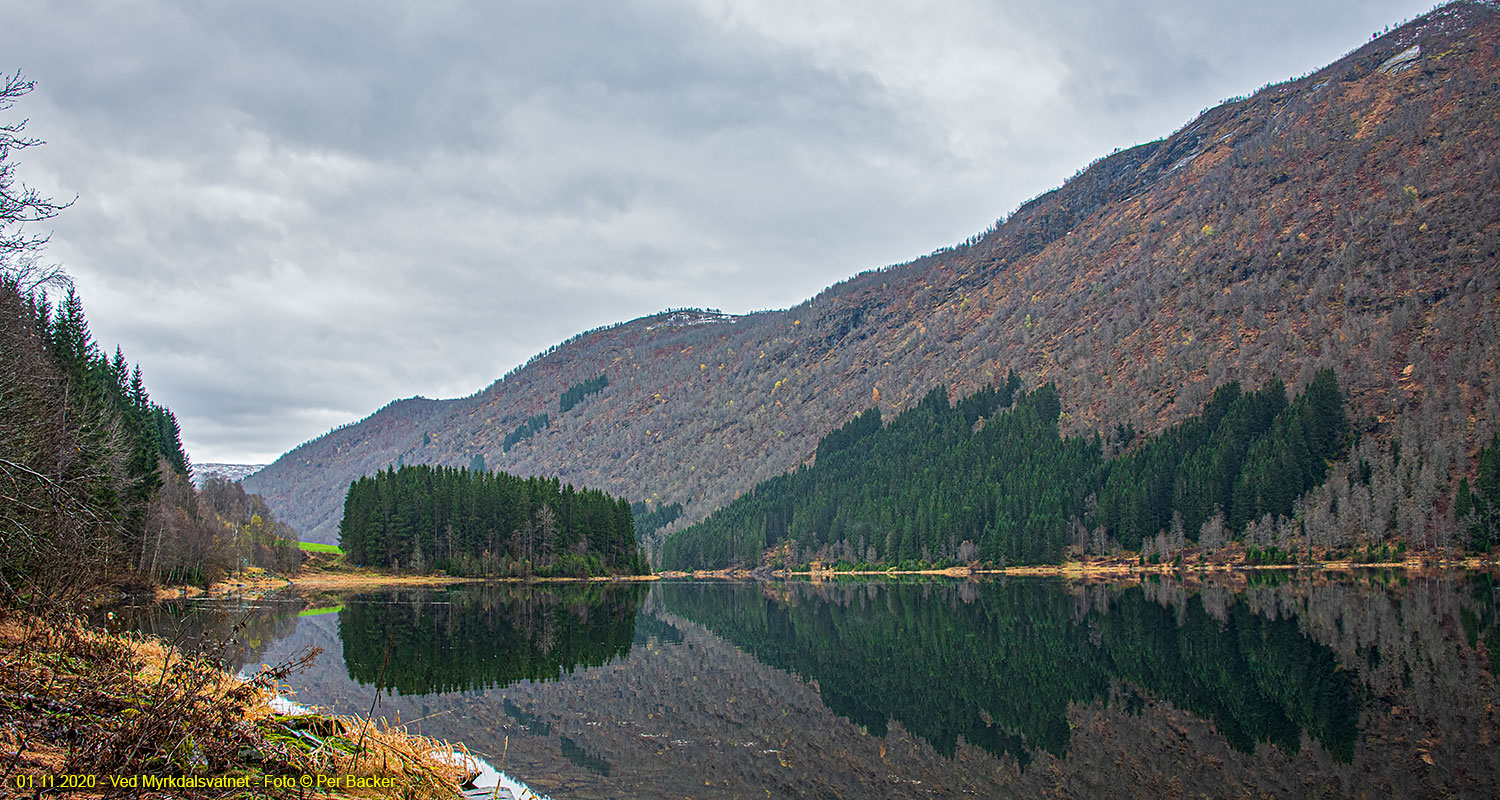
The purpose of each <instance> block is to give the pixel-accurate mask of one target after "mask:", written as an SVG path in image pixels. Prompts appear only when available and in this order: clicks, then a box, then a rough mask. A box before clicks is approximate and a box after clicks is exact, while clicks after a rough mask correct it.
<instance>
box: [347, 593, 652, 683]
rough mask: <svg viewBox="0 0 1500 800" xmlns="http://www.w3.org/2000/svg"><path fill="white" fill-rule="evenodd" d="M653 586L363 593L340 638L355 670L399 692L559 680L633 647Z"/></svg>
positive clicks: (355, 675)
mask: <svg viewBox="0 0 1500 800" xmlns="http://www.w3.org/2000/svg"><path fill="white" fill-rule="evenodd" d="M646 590H647V587H645V586H644V585H640V584H632V585H628V586H619V585H605V584H585V585H577V584H574V585H564V586H557V587H549V588H545V589H543V588H538V587H535V586H513V585H505V586H485V587H480V588H475V587H464V588H461V589H454V590H450V591H438V592H434V591H431V590H422V591H398V592H388V593H383V594H380V595H378V596H374V595H371V596H362V597H357V598H355V599H354V600H352V601H351V602H350V603H348V604H347V605H346V606H345V608H344V609H343V611H341V612H340V613H339V638H340V639H341V640H342V641H343V645H344V663H345V665H346V666H347V667H348V670H349V676H350V677H351V678H353V679H354V680H356V681H358V682H360V683H362V684H379V685H380V687H381V688H390V689H395V690H396V691H398V692H400V693H402V694H432V693H437V692H450V691H466V690H471V689H484V688H489V687H491V686H508V685H510V684H512V683H515V682H516V681H520V680H556V679H558V678H559V677H561V676H562V674H563V672H565V671H566V672H569V673H571V672H572V671H573V669H574V668H575V667H578V666H589V667H592V666H599V665H601V664H605V663H607V662H609V661H610V660H612V659H614V658H619V657H624V656H625V655H627V654H628V653H629V652H630V647H631V642H632V641H633V640H634V638H635V618H636V609H637V607H638V606H639V605H640V602H641V598H642V597H644V596H645V593H646ZM387 653H389V656H387Z"/></svg>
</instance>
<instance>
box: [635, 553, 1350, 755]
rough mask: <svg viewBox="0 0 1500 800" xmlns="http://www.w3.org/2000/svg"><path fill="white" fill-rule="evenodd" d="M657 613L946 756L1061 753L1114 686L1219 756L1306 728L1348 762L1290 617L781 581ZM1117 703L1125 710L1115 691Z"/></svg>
mask: <svg viewBox="0 0 1500 800" xmlns="http://www.w3.org/2000/svg"><path fill="white" fill-rule="evenodd" d="M662 597H663V600H664V601H665V605H666V607H667V608H668V609H669V610H671V611H672V612H673V613H676V614H678V615H680V616H682V617H685V618H687V619H691V620H693V621H695V622H699V623H701V624H703V625H705V626H706V627H708V628H709V629H710V630H712V631H713V632H714V633H716V634H718V635H720V636H723V637H725V638H726V639H729V640H730V641H732V642H734V643H735V644H736V645H738V646H740V647H742V648H744V649H746V650H749V651H750V652H752V653H754V654H755V655H756V656H757V657H758V658H760V659H761V660H762V661H764V662H766V663H768V664H771V665H772V666H776V667H779V668H782V669H786V670H789V671H791V672H794V673H796V674H797V675H799V676H801V677H803V678H805V679H807V680H815V681H817V682H818V686H819V688H820V691H821V694H822V697H823V700H824V702H825V703H827V704H828V707H829V708H830V709H832V710H833V711H835V712H837V713H838V714H840V715H841V716H844V717H846V718H847V719H849V720H851V721H853V722H855V723H856V724H859V725H861V726H863V727H864V728H865V729H866V730H868V731H870V732H871V733H872V734H874V735H876V736H883V735H885V731H886V723H887V721H888V720H899V721H900V722H901V723H902V724H903V725H904V726H905V727H906V729H907V730H910V731H912V732H915V733H917V734H918V735H920V736H922V737H923V738H924V739H926V740H927V741H928V742H930V743H931V744H932V745H933V747H934V748H935V749H936V750H937V751H938V752H939V753H942V754H944V755H947V756H950V757H951V756H952V755H953V753H954V751H955V749H956V747H957V744H958V739H959V737H962V738H963V739H965V740H966V741H967V742H968V743H969V744H972V745H976V746H979V747H982V748H984V749H985V750H988V751H989V752H991V753H994V754H995V755H997V756H998V755H1002V754H1006V753H1008V754H1010V755H1011V756H1013V757H1015V758H1016V759H1018V760H1019V761H1021V762H1022V763H1023V764H1024V763H1026V761H1028V760H1029V754H1028V751H1029V750H1030V749H1035V748H1041V749H1043V750H1046V751H1048V752H1050V753H1052V754H1054V755H1057V756H1061V755H1063V754H1065V753H1066V752H1067V749H1068V744H1069V740H1070V738H1071V731H1070V728H1069V725H1068V709H1069V708H1070V707H1071V706H1073V705H1074V704H1079V703H1085V704H1086V703H1090V702H1094V701H1096V700H1103V701H1107V700H1108V699H1109V697H1110V687H1111V685H1112V680H1116V679H1118V680H1124V681H1127V682H1129V683H1131V684H1133V685H1134V686H1135V687H1139V688H1142V689H1144V690H1146V691H1148V692H1150V693H1152V694H1154V695H1156V696H1157V697H1160V698H1163V699H1166V700H1169V701H1171V702H1173V703H1175V704H1176V705H1178V706H1181V707H1184V708H1187V709H1189V710H1191V711H1192V712H1194V713H1195V714H1197V715H1198V716H1200V717H1205V718H1208V719H1211V720H1213V721H1214V723H1215V724H1216V725H1217V727H1218V729H1219V731H1220V733H1222V734H1223V736H1224V737H1225V739H1226V740H1228V743H1229V744H1230V746H1232V747H1233V748H1234V749H1236V750H1239V751H1241V752H1246V753H1249V752H1253V751H1254V749H1255V744H1256V743H1257V742H1269V743H1273V744H1276V745H1278V746H1281V747H1283V748H1286V749H1288V750H1290V751H1292V752H1295V751H1296V750H1297V749H1298V748H1299V746H1300V743H1301V734H1302V731H1303V730H1306V731H1307V732H1308V733H1310V734H1311V735H1312V736H1313V738H1315V739H1316V740H1317V741H1319V742H1320V743H1322V744H1323V745H1324V746H1325V747H1327V748H1328V749H1329V750H1330V751H1331V752H1333V753H1334V754H1335V755H1336V756H1338V757H1340V758H1342V759H1343V760H1345V761H1347V760H1348V759H1349V757H1350V756H1351V755H1352V753H1353V742H1354V736H1355V726H1356V721H1357V714H1358V712H1357V709H1356V707H1355V693H1354V686H1353V682H1352V680H1351V679H1350V676H1349V675H1348V674H1347V673H1345V672H1342V671H1341V670H1340V668H1339V664H1338V660H1337V658H1336V657H1335V655H1334V653H1333V651H1332V650H1330V649H1329V648H1328V647H1326V646H1323V645H1320V644H1317V643H1316V642H1314V641H1312V640H1311V639H1309V638H1308V637H1307V636H1306V635H1305V634H1303V633H1302V632H1301V631H1300V630H1299V629H1298V627H1297V624H1296V623H1295V622H1293V621H1292V620H1288V619H1268V618H1266V617H1263V616H1259V615H1257V614H1255V613H1253V612H1252V611H1250V610H1249V609H1247V608H1245V607H1244V606H1243V605H1234V606H1230V607H1228V608H1221V609H1218V614H1217V615H1210V614H1209V613H1208V612H1207V611H1206V610H1205V609H1204V607H1203V604H1202V603H1201V602H1200V601H1199V599H1198V598H1196V597H1194V598H1192V599H1190V600H1189V599H1187V598H1184V602H1182V603H1181V604H1179V605H1175V606H1173V605H1168V606H1163V605H1161V604H1159V603H1156V602H1153V601H1152V600H1150V599H1148V598H1147V596H1146V593H1145V590H1144V589H1142V588H1140V587H1132V588H1128V589H1124V590H1120V591H1117V592H1114V591H1104V592H1096V593H1092V594H1090V595H1086V596H1085V597H1084V598H1083V605H1082V607H1080V606H1079V604H1078V602H1077V599H1076V598H1074V597H1071V596H1070V595H1069V594H1068V593H1067V592H1066V591H1065V590H1064V585H1063V584H1059V583H1052V582H1040V581H1016V582H1011V583H1007V584H991V585H985V586H979V587H975V586H973V585H965V586H961V587H960V586H938V585H932V584H928V585H924V586H912V585H905V586H903V585H879V584H868V585H864V586H852V585H846V586H837V585H819V586H813V585H808V584H784V585H780V586H777V587H776V588H775V589H774V590H772V591H763V590H762V589H761V588H760V587H757V586H754V585H739V586H732V587H719V586H706V585H677V586H664V587H662ZM1125 700H1126V702H1129V701H1130V695H1129V694H1127V695H1126V698H1125Z"/></svg>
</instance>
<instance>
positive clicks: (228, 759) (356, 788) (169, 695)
mask: <svg viewBox="0 0 1500 800" xmlns="http://www.w3.org/2000/svg"><path fill="white" fill-rule="evenodd" d="M108 625H109V623H108V621H106V623H105V625H104V626H100V625H96V624H91V623H89V622H87V621H85V620H84V619H83V618H81V617H79V616H77V615H72V614H64V613H58V612H50V613H31V612H26V611H9V612H5V613H3V614H0V710H3V711H4V712H5V716H7V717H8V718H9V720H8V723H7V724H6V725H5V726H0V751H3V752H4V754H5V756H4V762H3V763H0V772H3V778H0V780H3V781H4V786H5V789H6V790H7V791H8V790H11V789H23V790H25V791H26V792H27V793H31V792H35V791H38V790H44V789H48V788H51V789H54V790H57V791H56V793H57V794H59V795H62V796H69V797H107V796H118V795H119V794H121V793H128V794H136V795H140V796H171V797H191V798H228V797H235V798H247V797H256V798H259V797H265V798H285V797H321V798H356V797H391V796H398V797H408V798H420V799H422V800H427V799H429V798H455V797H458V796H459V795H458V786H459V784H460V782H461V781H463V780H464V779H465V778H466V777H468V769H467V767H464V766H459V765H456V764H455V763H453V759H452V757H451V755H450V754H452V753H454V752H455V751H458V752H462V748H461V746H459V747H457V748H456V747H454V746H452V745H450V744H448V743H446V742H439V741H436V740H432V739H427V738H425V737H421V736H415V735H412V734H409V733H407V732H405V731H404V730H402V729H400V728H399V727H397V726H393V725H390V724H388V723H387V722H386V721H385V720H383V719H379V720H365V719H361V718H358V717H347V716H332V715H326V714H308V715H297V716H288V715H285V714H282V713H279V712H278V711H277V709H276V708H275V707H274V706H273V704H272V700H273V698H274V697H275V696H276V692H277V689H278V688H279V687H280V685H281V682H282V681H283V680H284V679H285V678H286V677H288V676H289V675H291V674H293V673H294V672H295V671H296V670H297V669H298V668H299V667H300V666H303V665H304V664H305V663H306V662H308V661H310V660H311V659H312V658H314V657H315V656H316V652H314V651H309V652H306V653H302V654H298V655H297V656H294V657H293V659H291V660H290V661H288V662H287V663H283V664H280V665H277V666H274V667H270V666H268V667H263V668H262V669H261V670H260V671H258V672H257V673H255V674H254V675H251V676H249V678H248V679H246V680H240V679H238V678H236V677H234V676H233V675H231V674H230V673H229V672H227V671H226V670H225V668H224V664H223V662H222V661H220V660H218V659H216V658H215V657H214V656H213V655H211V654H208V653H204V652H189V651H185V650H181V649H179V648H177V647H175V646H173V645H172V644H170V643H167V642H164V641H162V640H161V639H158V638H155V637H151V636H144V635H140V634H135V633H129V632H118V631H111V630H108ZM151 792H161V793H160V794H154V795H153V794H151ZM47 793H51V792H43V794H47Z"/></svg>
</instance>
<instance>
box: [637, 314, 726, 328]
mask: <svg viewBox="0 0 1500 800" xmlns="http://www.w3.org/2000/svg"><path fill="white" fill-rule="evenodd" d="M733 321H734V315H732V314H725V313H723V312H719V311H674V312H672V313H670V314H668V315H666V316H665V317H662V318H661V319H660V320H658V321H656V322H653V323H651V324H650V325H647V326H646V330H648V331H654V330H657V329H658V328H686V327H689V326H692V325H708V324H710V323H714V322H733Z"/></svg>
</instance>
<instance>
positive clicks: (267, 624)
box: [117, 595, 305, 669]
mask: <svg viewBox="0 0 1500 800" xmlns="http://www.w3.org/2000/svg"><path fill="white" fill-rule="evenodd" d="M304 606H305V603H304V601H303V600H302V598H300V597H297V596H293V595H287V596H282V597H278V596H276V595H272V596H270V597H268V598H266V599H264V600H243V601H242V600H217V601H203V600H169V601H166V602H162V603H156V604H153V605H148V606H132V607H129V608H126V609H122V610H120V611H119V613H118V614H117V617H118V618H119V619H120V621H121V623H122V624H123V625H125V626H126V627H128V628H130V629H132V630H138V631H140V632H142V633H147V634H151V635H153V636H159V637H161V638H162V639H165V640H167V641H169V642H177V643H179V644H180V645H181V646H182V647H183V648H184V649H187V650H199V649H201V650H203V651H204V652H207V653H209V654H210V655H214V656H218V657H222V659H223V660H224V662H225V663H226V664H228V665H229V666H230V667H231V668H233V669H239V668H241V667H244V666H247V665H251V666H258V665H259V664H260V662H261V658H262V655H263V654H264V653H265V651H266V650H267V648H269V647H270V646H271V644H272V643H274V642H276V641H277V640H279V639H284V638H286V637H287V636H290V635H291V634H292V632H293V631H295V630H296V629H297V613H298V612H300V611H301V610H302V609H303V607H304Z"/></svg>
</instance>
